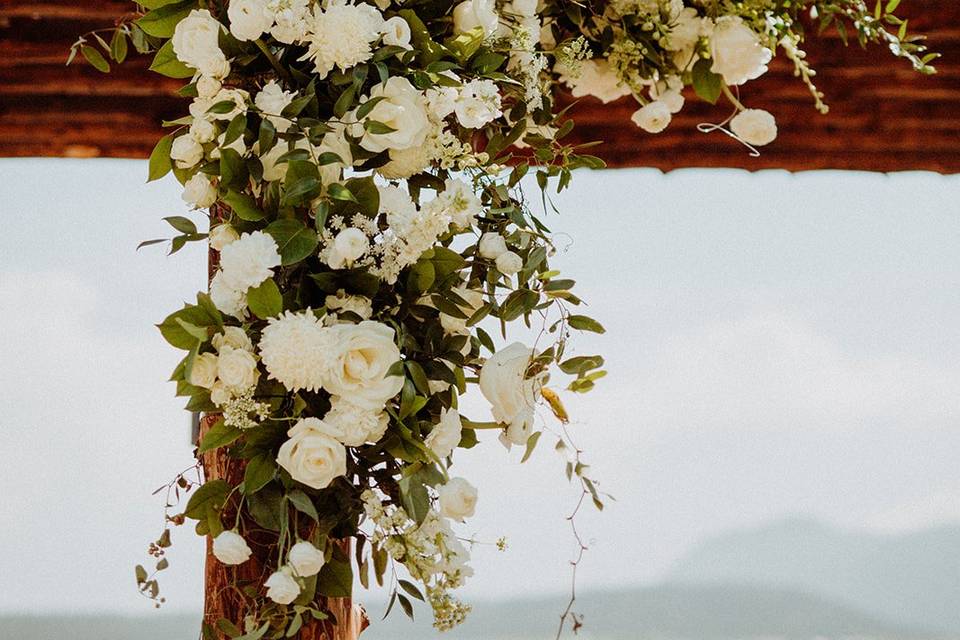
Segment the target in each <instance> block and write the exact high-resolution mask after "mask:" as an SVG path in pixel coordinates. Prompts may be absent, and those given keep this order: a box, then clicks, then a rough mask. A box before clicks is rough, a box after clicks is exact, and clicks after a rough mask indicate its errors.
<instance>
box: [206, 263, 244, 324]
mask: <svg viewBox="0 0 960 640" xmlns="http://www.w3.org/2000/svg"><path fill="white" fill-rule="evenodd" d="M210 299H211V300H213V305H214V306H215V307H216V308H217V309H219V310H220V311H222V312H223V313H225V314H227V315H228V316H234V317H237V318H242V317H243V315H244V311H245V309H246V308H247V292H246V290H243V291H240V290H238V289H234V288H233V287H231V286H230V285H229V284H227V283H226V281H224V279H223V272H222V271H218V272H217V273H216V274H214V276H213V279H212V280H210Z"/></svg>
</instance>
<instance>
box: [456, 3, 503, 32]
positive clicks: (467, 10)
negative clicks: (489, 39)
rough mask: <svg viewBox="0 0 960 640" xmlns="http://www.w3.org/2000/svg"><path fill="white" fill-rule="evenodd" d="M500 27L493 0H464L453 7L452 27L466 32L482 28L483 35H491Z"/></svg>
mask: <svg viewBox="0 0 960 640" xmlns="http://www.w3.org/2000/svg"><path fill="white" fill-rule="evenodd" d="M499 27H500V16H499V15H498V14H497V5H496V2H495V1H494V0H466V1H465V2H461V3H460V4H458V5H457V6H456V7H454V9H453V29H454V31H456V32H457V33H467V32H468V31H473V30H474V29H477V28H481V29H483V35H484V36H492V35H493V34H494V33H496V32H497V29H498V28H499Z"/></svg>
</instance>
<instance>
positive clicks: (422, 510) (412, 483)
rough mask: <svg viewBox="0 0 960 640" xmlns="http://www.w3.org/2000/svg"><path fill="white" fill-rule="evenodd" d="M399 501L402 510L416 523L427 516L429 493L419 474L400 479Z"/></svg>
mask: <svg viewBox="0 0 960 640" xmlns="http://www.w3.org/2000/svg"><path fill="white" fill-rule="evenodd" d="M399 485H400V501H401V503H402V504H403V508H404V510H405V511H406V512H407V515H409V516H410V517H411V518H413V519H414V520H415V521H416V522H417V524H420V523H422V522H423V521H424V519H425V518H426V517H427V514H428V513H429V511H430V494H429V493H427V486H426V485H425V484H424V483H423V480H422V479H421V477H420V475H419V474H413V475H412V476H407V477H405V478H401V479H400V483H399Z"/></svg>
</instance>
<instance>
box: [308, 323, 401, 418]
mask: <svg viewBox="0 0 960 640" xmlns="http://www.w3.org/2000/svg"><path fill="white" fill-rule="evenodd" d="M330 330H331V331H332V332H334V336H335V338H336V341H335V343H334V344H336V346H337V353H336V355H335V357H334V359H333V363H332V366H331V367H330V370H329V371H325V372H324V377H323V388H324V389H326V390H327V391H328V392H329V393H330V395H333V396H340V397H342V398H347V399H349V401H350V402H351V403H353V404H355V405H357V406H358V407H363V408H366V409H372V410H378V409H382V408H383V406H384V404H385V403H386V401H387V400H389V399H390V398H392V397H393V396H395V395H397V394H398V393H400V389H401V388H402V387H403V376H387V371H389V370H390V367H391V366H393V364H394V363H395V362H398V361H399V360H400V349H398V348H397V345H396V344H394V342H393V340H394V331H393V329H391V328H390V327H388V326H387V325H385V324H381V323H379V322H374V321H373V320H364V321H363V322H361V323H360V324H355V325H345V324H340V325H336V326H334V327H331V328H330Z"/></svg>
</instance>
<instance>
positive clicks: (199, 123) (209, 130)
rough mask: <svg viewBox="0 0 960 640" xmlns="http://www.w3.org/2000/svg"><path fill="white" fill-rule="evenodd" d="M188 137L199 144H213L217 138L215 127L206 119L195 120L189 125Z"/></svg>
mask: <svg viewBox="0 0 960 640" xmlns="http://www.w3.org/2000/svg"><path fill="white" fill-rule="evenodd" d="M190 137H191V138H193V139H194V140H196V141H197V142H199V143H200V144H206V143H208V142H213V141H214V140H215V139H216V138H217V125H215V124H213V123H212V122H210V121H209V120H207V119H206V118H200V119H196V120H194V121H193V122H192V123H191V124H190Z"/></svg>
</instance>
